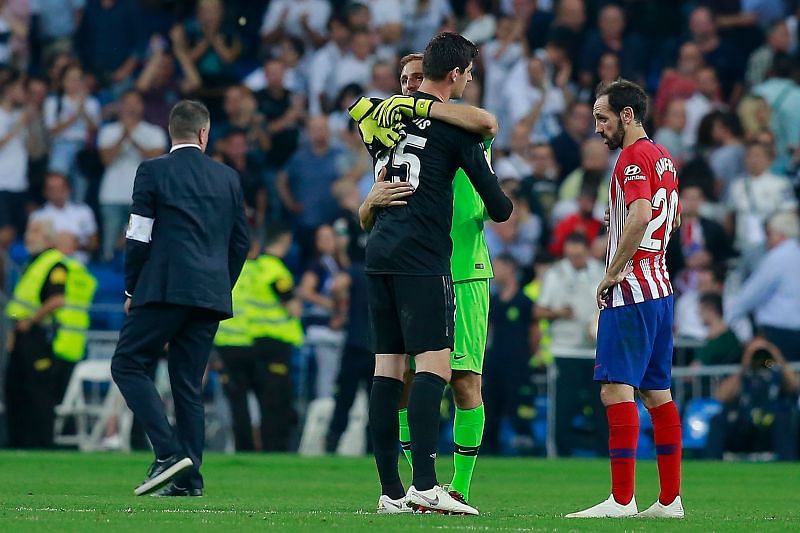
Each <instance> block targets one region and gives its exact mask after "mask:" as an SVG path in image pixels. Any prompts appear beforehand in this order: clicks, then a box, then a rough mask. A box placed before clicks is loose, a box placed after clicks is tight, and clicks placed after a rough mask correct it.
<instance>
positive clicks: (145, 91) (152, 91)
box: [135, 31, 202, 131]
mask: <svg viewBox="0 0 800 533" xmlns="http://www.w3.org/2000/svg"><path fill="white" fill-rule="evenodd" d="M174 33H175V32H174V31H173V34H174ZM167 44H168V43H167V42H166V40H165V39H164V38H163V37H162V36H160V35H153V37H152V38H151V39H150V45H149V54H150V56H149V58H148V59H147V62H146V63H145V65H144V68H143V69H142V72H141V73H140V74H139V78H138V79H137V80H136V84H135V87H136V90H137V91H139V93H140V94H141V95H142V98H143V99H144V120H145V121H147V122H149V123H151V124H155V125H156V126H158V127H160V128H162V129H164V130H165V131H166V129H167V126H168V124H167V122H168V121H169V111H170V109H172V106H173V105H175V104H176V103H177V102H178V100H180V99H181V98H183V97H186V96H189V95H191V94H193V93H194V92H195V91H196V90H197V89H198V88H199V87H200V85H201V84H202V80H201V79H200V73H199V72H197V68H195V66H194V62H192V60H191V59H190V58H189V53H188V50H187V49H186V43H185V42H183V41H181V40H179V39H178V40H173V45H172V53H169V52H168V51H167V49H166V48H167ZM176 63H177V65H176ZM178 67H180V74H178Z"/></svg>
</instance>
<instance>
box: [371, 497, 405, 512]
mask: <svg viewBox="0 0 800 533" xmlns="http://www.w3.org/2000/svg"><path fill="white" fill-rule="evenodd" d="M411 512H413V510H412V509H411V507H409V506H408V505H407V504H406V498H405V497H402V498H399V499H397V500H393V499H391V498H390V497H388V496H387V495H385V494H381V497H380V498H378V514H400V513H411Z"/></svg>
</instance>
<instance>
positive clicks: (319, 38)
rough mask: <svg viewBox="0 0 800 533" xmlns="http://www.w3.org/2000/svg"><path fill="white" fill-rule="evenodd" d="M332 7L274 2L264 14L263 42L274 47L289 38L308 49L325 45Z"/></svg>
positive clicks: (318, 1) (314, 1) (313, 0)
mask: <svg viewBox="0 0 800 533" xmlns="http://www.w3.org/2000/svg"><path fill="white" fill-rule="evenodd" d="M330 15H331V4H330V2H326V1H325V0H273V1H272V2H270V3H269V7H268V8H267V10H266V12H265V13H264V22H263V23H262V24H261V39H262V41H263V42H264V44H265V45H267V46H271V45H273V44H275V43H278V42H280V41H281V40H282V39H283V38H284V37H286V36H293V37H297V38H299V39H302V40H303V42H304V44H305V45H306V46H311V47H314V48H319V47H320V46H322V45H323V44H325V38H326V35H325V27H326V25H327V23H328V18H329V17H330Z"/></svg>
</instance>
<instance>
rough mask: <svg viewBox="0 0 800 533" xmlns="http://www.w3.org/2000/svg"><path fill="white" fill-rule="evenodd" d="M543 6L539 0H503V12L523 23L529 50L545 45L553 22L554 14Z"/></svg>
mask: <svg viewBox="0 0 800 533" xmlns="http://www.w3.org/2000/svg"><path fill="white" fill-rule="evenodd" d="M542 7H543V6H541V5H539V2H538V0H501V10H503V14H505V15H509V16H511V17H513V18H515V19H517V20H519V21H521V22H522V23H523V29H524V35H525V44H527V46H528V50H537V49H539V48H541V47H543V46H544V43H545V41H546V39H547V32H548V29H549V28H550V25H551V24H552V22H553V14H552V13H550V12H549V11H547V10H545V9H542Z"/></svg>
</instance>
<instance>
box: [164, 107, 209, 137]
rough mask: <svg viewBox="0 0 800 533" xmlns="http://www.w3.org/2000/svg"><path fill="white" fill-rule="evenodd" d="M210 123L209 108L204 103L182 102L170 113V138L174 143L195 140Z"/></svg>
mask: <svg viewBox="0 0 800 533" xmlns="http://www.w3.org/2000/svg"><path fill="white" fill-rule="evenodd" d="M209 121H210V115H209V113H208V108H207V107H206V106H205V104H204V103H203V102H199V101H197V100H181V101H180V102H178V103H177V104H175V105H174V106H172V110H171V111H170V112H169V136H170V137H171V138H172V140H173V141H174V140H175V139H190V138H193V137H194V136H195V135H197V133H198V132H199V131H200V130H201V129H202V128H205V127H207V126H208V123H209Z"/></svg>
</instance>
